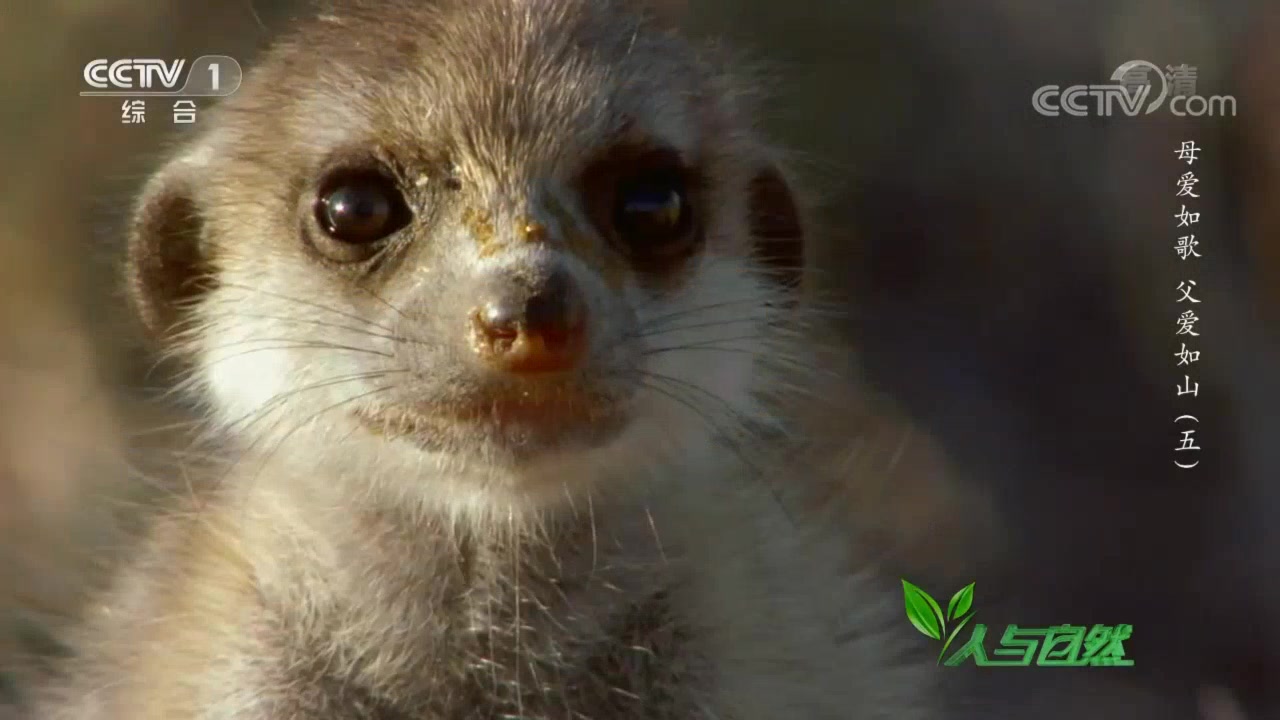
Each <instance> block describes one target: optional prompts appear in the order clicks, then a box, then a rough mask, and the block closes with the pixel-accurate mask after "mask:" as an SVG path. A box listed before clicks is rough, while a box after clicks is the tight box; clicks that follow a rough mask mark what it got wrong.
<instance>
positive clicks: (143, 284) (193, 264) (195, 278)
mask: <svg viewBox="0 0 1280 720" xmlns="http://www.w3.org/2000/svg"><path fill="white" fill-rule="evenodd" d="M200 170H201V166H200V165H199V164H198V163H196V162H194V161H192V160H191V159H190V158H189V157H180V158H178V159H176V160H173V161H171V162H170V163H169V164H168V165H166V166H165V167H164V168H162V169H161V170H160V171H159V172H157V173H156V174H155V175H154V176H152V177H151V179H150V180H149V181H148V182H147V184H146V185H145V186H143V189H142V193H141V195H140V196H139V199H138V202H137V204H136V205H135V206H134V214H133V222H132V227H131V228H130V231H129V244H128V252H127V257H126V267H125V274H126V282H127V285H128V292H129V295H130V299H131V300H132V302H133V306H134V310H135V312H137V314H138V317H139V319H141V321H142V324H143V326H144V327H145V329H146V330H147V331H148V333H149V334H150V335H151V336H152V337H153V338H154V339H156V340H160V341H164V340H167V339H169V337H170V336H171V334H172V332H173V330H174V328H175V326H176V325H177V324H178V323H179V322H180V321H181V320H182V316H183V314H184V313H183V311H184V309H185V308H186V306H187V305H188V304H189V303H190V301H192V300H194V299H195V298H196V297H198V296H199V295H200V294H201V293H202V292H203V291H204V287H203V283H204V282H205V281H207V280H208V279H210V276H209V273H208V267H207V263H206V258H205V257H204V248H203V246H202V242H201V238H202V237H203V235H204V218H203V216H202V212H201V208H200V205H199V202H198V200H197V194H196V193H197V187H198V183H197V177H198V176H199V174H200Z"/></svg>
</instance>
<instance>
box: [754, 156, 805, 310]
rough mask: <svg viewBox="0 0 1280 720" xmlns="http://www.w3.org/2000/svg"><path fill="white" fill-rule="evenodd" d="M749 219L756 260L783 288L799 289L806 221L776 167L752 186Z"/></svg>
mask: <svg viewBox="0 0 1280 720" xmlns="http://www.w3.org/2000/svg"><path fill="white" fill-rule="evenodd" d="M748 218H749V223H750V229H751V237H752V238H753V240H754V242H755V247H754V248H753V250H754V252H755V256H756V258H757V259H758V260H759V261H760V263H761V265H763V266H764V268H765V269H766V270H768V271H769V275H770V277H771V278H772V279H774V280H775V281H777V282H778V284H780V285H782V286H783V287H785V288H787V289H789V290H794V289H798V288H799V287H800V284H801V280H802V279H803V277H804V265H805V252H804V233H805V229H804V221H803V219H802V218H801V212H800V208H799V206H798V205H797V204H796V199H795V195H794V193H793V192H792V190H791V184H790V183H789V182H787V179H786V178H785V177H784V176H783V174H782V172H781V171H780V170H779V169H778V168H777V167H775V166H773V165H767V166H765V167H764V168H762V169H760V170H759V171H758V172H757V173H756V174H755V176H754V177H753V178H752V179H751V184H750V185H749V186H748Z"/></svg>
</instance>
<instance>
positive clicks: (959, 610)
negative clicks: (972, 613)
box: [947, 583, 974, 620]
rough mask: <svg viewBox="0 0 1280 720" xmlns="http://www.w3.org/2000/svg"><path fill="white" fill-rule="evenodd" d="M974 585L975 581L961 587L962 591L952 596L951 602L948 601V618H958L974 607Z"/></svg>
mask: <svg viewBox="0 0 1280 720" xmlns="http://www.w3.org/2000/svg"><path fill="white" fill-rule="evenodd" d="M973 586H974V583H969V584H968V585H966V586H964V587H963V588H961V590H960V592H958V593H956V594H955V595H952V596H951V602H949V603H947V619H948V620H956V619H958V618H960V617H962V616H963V615H964V614H965V613H967V612H969V608H971V607H973Z"/></svg>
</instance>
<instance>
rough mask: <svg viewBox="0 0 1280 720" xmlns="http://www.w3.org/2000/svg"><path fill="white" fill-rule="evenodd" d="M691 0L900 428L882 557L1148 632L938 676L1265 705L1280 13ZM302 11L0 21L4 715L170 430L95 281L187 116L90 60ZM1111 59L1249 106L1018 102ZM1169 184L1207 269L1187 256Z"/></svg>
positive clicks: (870, 518)
mask: <svg viewBox="0 0 1280 720" xmlns="http://www.w3.org/2000/svg"><path fill="white" fill-rule="evenodd" d="M687 4H688V5H689V8H688V10H689V18H688V19H689V24H690V26H691V27H692V28H693V30H694V31H695V32H697V33H701V34H706V35H709V36H712V37H716V38H722V39H724V40H726V41H728V42H729V43H730V44H733V45H735V46H737V47H739V48H741V49H743V50H745V51H746V52H747V53H748V55H749V56H750V57H752V58H754V59H756V60H758V61H759V62H761V63H763V64H764V65H765V66H766V67H768V68H769V70H770V76H769V77H770V85H769V87H768V88H767V89H768V90H769V91H770V92H771V95H772V101H771V102H770V103H769V104H768V106H767V108H766V109H767V113H766V118H765V120H766V122H767V126H768V130H769V131H770V132H771V133H772V134H773V135H774V136H775V137H776V138H777V139H779V140H780V141H781V142H782V143H783V145H784V146H786V147H789V148H791V149H792V150H793V151H794V159H795V161H796V164H797V165H798V166H799V168H800V169H801V170H802V172H803V173H804V174H805V175H806V177H807V179H808V180H809V182H810V184H812V185H813V186H814V187H816V188H818V189H819V191H820V200H821V206H822V207H821V211H822V215H823V220H824V222H825V225H826V229H827V232H826V233H825V234H824V236H823V237H822V238H821V242H820V243H819V245H818V246H817V247H816V248H815V256H816V257H815V265H816V266H818V267H819V268H820V273H819V275H818V278H819V283H820V285H821V288H822V290H823V291H824V292H825V293H826V294H828V295H830V296H832V297H834V298H837V299H839V300H840V301H841V302H842V303H844V304H845V305H846V306H847V308H848V310H849V313H848V322H847V323H846V327H845V328H844V329H845V331H846V332H847V334H848V339H849V347H850V352H849V360H848V362H849V365H850V368H851V369H853V368H856V369H857V371H859V372H862V373H864V374H865V376H866V378H867V380H868V382H869V383H870V385H871V386H872V387H873V388H875V389H876V390H878V391H879V394H880V396H882V399H883V401H884V403H885V406H886V407H891V408H893V409H894V411H895V412H898V413H900V416H901V418H902V420H901V427H903V428H909V432H908V431H906V430H903V431H902V432H896V431H895V432H893V433H881V434H879V435H876V434H874V433H873V434H872V436H871V437H869V438H868V444H869V445H871V446H873V449H875V450H876V452H877V453H878V456H880V457H883V458H884V463H883V467H884V472H883V473H880V474H875V473H872V474H871V476H870V477H868V478H867V479H866V480H865V481H864V485H865V487H863V488H861V489H860V490H859V492H860V493H861V494H859V495H858V497H859V498H860V499H861V500H863V501H864V502H862V503H861V504H859V505H858V507H856V508H855V511H859V508H860V511H861V512H862V513H863V519H864V520H865V521H866V525H867V527H871V526H874V529H875V532H874V533H871V532H869V533H868V536H869V537H873V538H875V539H876V541H877V542H881V543H883V544H884V546H885V548H886V549H887V550H895V549H896V550H902V552H898V553H897V554H895V555H892V556H891V557H893V558H894V559H893V560H892V561H887V562H888V564H889V565H890V567H889V569H890V570H891V571H892V572H894V573H895V574H901V575H903V576H907V577H916V578H920V579H919V580H918V581H915V580H913V581H915V582H916V584H918V585H921V586H922V587H925V588H926V589H929V590H930V591H931V592H933V593H934V594H935V595H943V596H949V594H950V592H951V591H952V590H954V589H955V588H959V587H961V586H963V585H964V584H966V583H968V582H971V581H976V583H977V600H976V606H977V607H978V608H979V610H980V613H981V615H982V618H983V619H982V621H983V622H986V623H987V624H988V625H989V626H992V627H998V626H1002V625H1004V624H1006V623H1017V624H1019V625H1054V624H1063V623H1070V624H1092V623H1109V624H1114V623H1131V624H1133V625H1134V626H1135V634H1134V638H1133V640H1132V641H1130V643H1129V644H1128V645H1129V654H1130V656H1131V657H1133V658H1135V659H1136V666H1135V667H1134V668H1132V669H1130V670H1106V671H1100V670H1084V671H1081V670H1061V671H1059V670H1052V669H1048V668H1042V669H1038V670H1030V669H1028V670H1003V671H996V670H993V671H988V672H979V671H977V670H976V669H972V668H964V669H955V670H954V671H953V672H951V674H950V675H949V676H948V680H949V681H951V682H953V683H954V684H955V689H954V690H953V691H951V692H952V695H951V697H953V698H954V701H955V704H956V708H957V713H960V715H959V716H961V717H966V718H968V717H972V718H982V717H993V718H1022V717H1027V716H1029V715H1031V714H1032V713H1033V712H1034V713H1035V714H1036V715H1037V716H1039V717H1064V718H1065V717H1080V718H1113V717H1114V718H1147V717H1150V718H1153V719H1154V718H1182V717H1186V718H1196V717H1208V718H1212V719H1213V720H1230V719H1231V718H1234V717H1238V716H1237V715H1232V714H1231V712H1234V710H1232V709H1230V708H1228V707H1227V706H1226V705H1222V704H1221V703H1219V704H1217V705H1215V704H1214V703H1213V702H1210V701H1208V700H1206V699H1205V698H1206V697H1208V696H1207V695H1206V694H1205V693H1204V692H1203V689H1204V688H1206V687H1209V686H1213V687H1217V688H1222V689H1225V692H1226V695H1229V696H1230V697H1232V698H1234V700H1232V702H1233V703H1236V704H1238V705H1241V706H1243V708H1244V710H1245V715H1244V717H1249V718H1271V717H1280V686H1277V684H1275V683H1273V682H1272V679H1273V678H1274V677H1275V676H1276V673H1277V672H1280V622H1278V621H1280V609H1278V608H1280V572H1277V571H1280V526H1277V524H1276V523H1275V522H1273V517H1272V516H1273V514H1275V513H1276V512H1278V511H1280V487H1278V486H1277V482H1276V475H1277V470H1280V447H1277V446H1276V445H1275V443H1273V442H1272V437H1273V436H1275V435H1277V434H1280V422H1277V420H1276V417H1277V414H1280V411H1278V410H1277V408H1280V374H1278V373H1277V371H1276V368H1277V367H1280V355H1278V354H1277V347H1276V338H1275V328H1276V325H1277V321H1278V320H1280V83H1277V82H1276V81H1275V78H1276V75H1275V74H1273V73H1278V71H1280V3H1275V2H1262V1H1259V2H1248V1H1246V0H1203V1H1197V0H1109V1H1103V0H1097V1H1089V0H1034V2H1033V1H1030V0H968V1H967V2H963V3H960V2H944V1H943V0H933V1H932V2H930V1H925V0H919V1H916V2H901V3H883V2H869V1H866V2H864V1H862V0H845V1H843V2H838V1H837V0H826V1H820V0H810V1H808V2H790V3H778V2H768V1H767V0H688V2H687ZM304 11H305V8H304V7H303V6H302V4H301V3H298V2H273V1H271V0H254V1H253V2H252V3H250V2H248V1H247V0H231V1H228V2H221V3H213V2H208V3H196V2H159V1H158V0H58V1H49V2H44V3H25V4H20V3H14V2H11V3H5V6H4V7H0V48H2V49H0V52H3V53H4V56H5V62H4V63H2V64H0V87H3V88H5V90H6V97H5V103H4V106H3V111H0V118H2V123H3V124H2V125H0V129H2V130H3V132H2V133H0V157H3V158H4V160H5V164H6V172H5V173H4V178H5V179H4V180H3V186H4V192H3V193H0V708H2V707H3V706H4V705H5V703H6V701H8V702H13V701H16V699H17V698H18V696H19V695H20V691H21V680H22V676H23V669H24V668H25V667H28V666H29V663H25V662H21V661H20V660H19V658H29V657H31V656H33V655H34V656H43V655H48V654H49V653H56V652H58V650H59V649H58V647H57V646H56V645H55V644H53V643H52V641H51V639H50V638H51V637H52V634H53V632H54V631H55V630H56V628H57V627H58V626H59V625H60V624H61V623H63V622H66V621H67V620H68V619H70V618H72V617H73V616H74V613H75V611H76V608H77V606H78V604H79V603H80V602H81V599H82V590H83V588H84V587H85V586H86V580H88V579H91V578H93V577H94V576H95V575H96V574H97V573H101V572H103V571H104V570H106V569H107V568H108V567H109V564H110V559H111V557H112V555H113V548H116V547H118V544H119V538H120V537H121V532H120V528H121V526H122V523H124V524H126V525H127V523H128V521H129V516H130V511H131V509H133V508H136V507H139V506H140V505H141V502H142V501H143V500H145V496H146V494H147V492H148V488H149V487H150V484H149V483H147V482H143V481H141V480H140V479H139V478H138V477H137V476H138V474H139V472H140V470H139V468H138V461H137V458H138V457H140V456H143V455H145V448H146V447H147V443H148V442H151V441H152V440H151V439H152V438H155V437H157V436H156V435H155V432H154V430H152V429H154V428H157V427H165V426H168V425H169V424H171V423H173V422H176V421H178V420H181V419H182V418H181V416H180V414H178V411H176V410H172V409H166V408H165V407H164V406H163V405H161V404H158V403H156V402H153V400H154V396H155V395H156V394H157V393H158V391H159V390H161V389H163V383H162V382H161V380H162V379H161V378H158V377H157V376H156V375H155V374H154V373H152V372H151V371H152V370H153V368H154V358H153V357H152V356H151V355H150V354H149V353H148V351H147V349H146V348H145V346H144V344H143V343H142V342H141V340H140V338H139V337H138V334H137V332H136V328H135V327H134V326H133V324H132V323H131V321H130V318H129V317H128V314H127V311H126V309H125V306H124V303H123V301H122V299H121V297H120V294H119V290H118V281H117V279H118V272H117V266H116V263H117V262H118V257H119V255H120V252H119V251H120V248H121V238H122V234H121V227H122V220H123V217H124V215H125V214H126V213H127V210H128V206H129V203H130V201H131V197H132V194H133V193H134V192H135V191H136V189H137V187H138V185H139V183H140V182H141V181H142V180H143V179H144V178H145V176H146V174H147V173H148V172H149V171H150V170H152V169H154V167H155V166H156V164H157V163H158V159H159V158H160V157H161V155H162V153H163V151H164V148H165V146H166V143H168V142H170V141H172V139H173V138H175V137H177V136H179V135H180V134H181V130H182V129H181V128H180V127H175V126H174V125H173V124H172V123H170V122H169V119H168V117H166V116H165V115H164V114H155V113H153V114H151V116H150V117H149V118H148V121H147V122H146V123H145V124H142V125H130V124H122V123H121V120H120V107H119V105H120V101H119V100H118V99H110V98H82V97H79V96H78V91H79V90H80V89H81V87H82V84H83V81H82V80H81V71H82V69H83V67H84V64H85V63H86V62H88V61H90V60H92V59H95V58H100V57H107V58H116V57H164V58H170V57H186V58H194V57H196V56H198V55H201V54H204V53H216V54H224V55H231V56H233V57H235V58H237V59H240V60H241V62H242V64H243V65H245V66H246V67H248V66H250V65H251V63H252V58H253V57H254V55H255V54H256V53H257V52H259V51H260V50H261V48H262V47H263V45H264V44H265V43H266V42H267V41H268V40H269V39H270V38H271V36H272V34H273V33H274V32H275V31H276V30H277V29H278V28H280V27H281V25H282V24H284V23H286V22H287V21H288V19H289V18H290V17H291V16H293V15H295V14H298V13H301V12H304ZM1129 60H1147V61H1150V62H1152V63H1154V64H1155V65H1157V66H1159V67H1165V66H1170V65H1182V64H1186V65H1188V66H1191V67H1194V68H1195V69H1196V71H1197V90H1196V92H1197V94H1200V95H1204V96H1212V95H1232V96H1234V97H1235V98H1236V101H1237V104H1236V108H1237V112H1236V115H1235V116H1234V117H1231V116H1228V117H1201V118H1193V117H1184V118H1180V117H1176V116H1174V115H1172V114H1170V113H1168V112H1165V111H1163V110H1162V111H1158V112H1156V113H1153V114H1151V115H1144V116H1140V117H1126V116H1123V115H1121V116H1115V117H1109V118H1108V117H1096V116H1091V117H1070V116H1063V117H1043V116H1040V115H1038V114H1037V113H1036V112H1035V111H1034V110H1033V108H1032V105H1031V97H1032V94H1033V93H1034V92H1035V90H1036V88H1038V87H1040V86H1042V85H1047V84H1059V85H1063V86H1066V85H1074V84H1088V83H1105V82H1107V81H1108V78H1109V77H1110V76H1111V73H1112V71H1113V70H1114V69H1115V68H1116V67H1117V66H1119V65H1120V64H1121V63H1123V62H1125V61H1129ZM207 102H208V101H203V100H202V101H201V103H200V106H201V107H205V106H206V104H207ZM1184 141H1195V142H1196V143H1197V145H1198V146H1199V147H1200V148H1201V151H1200V159H1199V161H1198V162H1196V163H1195V165H1193V166H1191V167H1188V166H1187V165H1186V164H1185V163H1180V162H1179V161H1178V158H1177V156H1176V151H1177V149H1178V148H1179V146H1180V145H1181V144H1182V143H1183V142H1184ZM1188 170H1190V171H1192V172H1194V174H1195V176H1196V177H1197V179H1199V180H1200V182H1199V184H1198V185H1197V186H1196V188H1195V190H1196V192H1197V194H1199V195H1200V196H1201V197H1200V199H1197V200H1194V203H1195V205H1194V207H1191V208H1190V209H1192V210H1195V211H1199V212H1201V213H1202V215H1201V220H1200V223H1199V224H1198V226H1197V227H1196V228H1195V234H1196V239H1197V241H1198V242H1199V245H1198V247H1197V248H1196V249H1197V251H1198V252H1199V253H1200V255H1201V257H1200V258H1193V259H1189V260H1181V259H1180V258H1179V256H1178V255H1177V253H1176V251H1175V245H1176V242H1177V238H1178V237H1179V236H1181V235H1184V234H1186V233H1185V231H1183V232H1179V231H1177V230H1176V229H1175V226H1176V221H1175V219H1174V217H1173V216H1174V214H1175V213H1176V212H1178V211H1179V207H1180V204H1181V202H1182V201H1183V200H1185V199H1184V198H1175V195H1176V192H1177V187H1176V184H1175V183H1176V180H1177V178H1178V177H1179V176H1180V175H1182V174H1183V173H1185V172H1187V171H1188ZM1187 204H1188V205H1189V206H1190V205H1191V203H1190V202H1188V203H1187ZM1185 280H1195V281H1196V283H1197V285H1196V288H1195V290H1194V291H1193V296H1194V297H1195V298H1197V299H1199V300H1201V301H1202V302H1201V303H1200V304H1197V305H1195V307H1194V310H1195V313H1196V314H1197V316H1198V317H1199V318H1200V321H1199V323H1198V324H1197V325H1196V327H1195V330H1196V331H1197V332H1199V333H1200V337H1198V338H1194V341H1195V343H1197V344H1196V345H1194V346H1192V349H1197V350H1200V351H1201V353H1202V355H1201V360H1200V362H1198V363H1197V364H1196V365H1194V366H1193V370H1192V371H1191V374H1192V375H1193V378H1192V380H1193V382H1196V381H1198V382H1199V383H1200V385H1199V394H1198V395H1197V396H1195V397H1191V396H1182V397H1179V396H1178V395H1177V389H1176V388H1177V387H1178V385H1179V384H1180V383H1181V382H1182V379H1183V374H1184V373H1183V369H1182V368H1178V367H1177V359H1176V358H1175V357H1174V354H1175V353H1176V352H1177V351H1178V350H1179V348H1180V344H1181V341H1182V340H1186V339H1187V338H1186V337H1185V336H1183V337H1179V336H1176V335H1175V333H1176V331H1177V324H1176V321H1177V318H1178V315H1179V313H1181V312H1182V310H1183V309H1185V307H1186V305H1185V304H1179V303H1178V302H1177V300H1178V298H1179V297H1180V295H1181V293H1180V292H1179V291H1178V290H1177V288H1178V285H1179V283H1180V282H1183V281H1185ZM1188 344H1189V345H1191V343H1188ZM1183 414H1192V415H1195V416H1196V417H1197V418H1198V419H1199V424H1198V425H1197V430H1198V432H1197V435H1196V439H1197V444H1198V445H1199V446H1201V447H1202V448H1203V449H1202V450H1201V451H1200V452H1199V453H1198V454H1197V455H1196V459H1198V460H1199V461H1200V462H1199V465H1198V466H1197V467H1196V468H1194V469H1191V470H1179V469H1178V468H1176V467H1175V466H1174V461H1175V459H1178V458H1179V456H1180V455H1181V454H1179V453H1175V450H1174V449H1175V448H1176V447H1177V446H1178V442H1179V440H1180V438H1181V435H1180V434H1179V428H1178V427H1175V423H1174V419H1175V418H1176V417H1178V416H1180V415H1183ZM899 429H901V428H899ZM904 438H905V439H904ZM128 448H132V449H128ZM140 449H141V451H140ZM903 458H906V461H905V462H902V459H903ZM978 537H980V538H982V540H980V541H979V540H976V539H975V538H978ZM904 548H905V550H903V549H904ZM894 563H896V565H895V564H894ZM3 712H4V711H3V710H2V709H0V716H2V715H3ZM1055 713H1056V714H1055Z"/></svg>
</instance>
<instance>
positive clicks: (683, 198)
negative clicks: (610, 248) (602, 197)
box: [614, 172, 693, 258]
mask: <svg viewBox="0 0 1280 720" xmlns="http://www.w3.org/2000/svg"><path fill="white" fill-rule="evenodd" d="M614 227H615V229H616V231H617V233H618V236H619V238H620V239H621V240H622V242H623V243H625V244H626V246H627V248H628V250H629V251H630V252H631V253H633V254H634V255H635V256H636V257H638V258H668V257H672V256H675V255H679V254H682V253H684V252H685V251H686V250H687V249H688V248H689V246H690V245H691V244H692V241H693V232H692V230H693V208H692V207H691V206H690V204H689V194H688V192H687V191H686V188H685V183H684V181H683V179H682V178H681V177H680V175H679V174H677V173H674V172H660V173H650V174H646V175H642V176H640V177H637V178H635V179H632V180H629V181H626V182H623V183H622V184H621V185H620V186H619V188H618V198H617V207H616V208H615V210H614Z"/></svg>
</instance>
